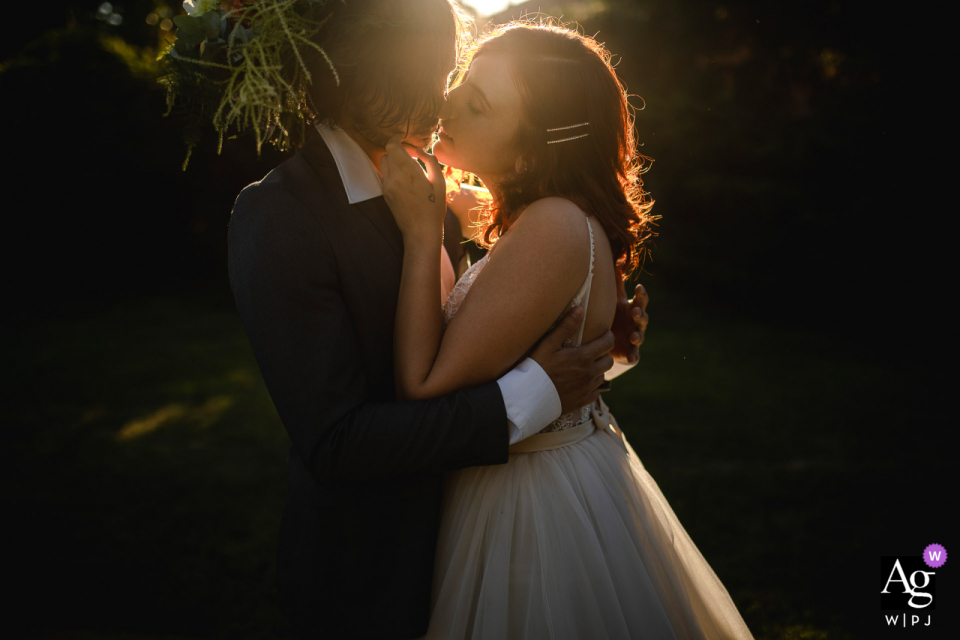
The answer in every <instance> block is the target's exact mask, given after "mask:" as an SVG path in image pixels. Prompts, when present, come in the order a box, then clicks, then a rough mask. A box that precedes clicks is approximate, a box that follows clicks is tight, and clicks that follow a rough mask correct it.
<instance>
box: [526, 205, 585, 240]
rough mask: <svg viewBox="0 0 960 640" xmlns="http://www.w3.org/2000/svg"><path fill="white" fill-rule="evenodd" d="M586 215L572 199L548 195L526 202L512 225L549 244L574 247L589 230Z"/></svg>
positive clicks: (583, 238)
mask: <svg viewBox="0 0 960 640" xmlns="http://www.w3.org/2000/svg"><path fill="white" fill-rule="evenodd" d="M586 217H587V214H586V213H584V211H583V210H582V209H581V208H580V207H578V206H577V205H576V204H574V203H573V202H572V201H570V200H568V199H566V198H561V197H559V196H549V197H546V198H541V199H539V200H535V201H534V202H532V203H530V204H529V205H528V206H527V207H526V208H525V209H524V210H523V212H522V213H521V215H520V217H519V218H518V219H517V222H516V223H515V224H514V227H515V228H516V229H517V230H519V229H521V228H522V229H524V231H523V232H522V233H523V234H524V235H528V234H533V235H536V236H539V237H540V238H541V239H543V240H547V241H549V242H550V243H551V244H554V245H559V246H561V247H568V248H570V249H574V250H576V248H578V247H579V246H582V245H583V244H584V242H586V238H587V235H588V233H589V231H588V230H587V224H586V222H585V219H586ZM518 235H519V234H518ZM587 246H589V245H587Z"/></svg>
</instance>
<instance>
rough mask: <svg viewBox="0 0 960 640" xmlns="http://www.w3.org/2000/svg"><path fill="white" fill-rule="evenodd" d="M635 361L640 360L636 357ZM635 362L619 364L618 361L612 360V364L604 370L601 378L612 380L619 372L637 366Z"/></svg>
mask: <svg viewBox="0 0 960 640" xmlns="http://www.w3.org/2000/svg"><path fill="white" fill-rule="evenodd" d="M637 362H640V360H639V359H638V360H637ZM637 362H634V363H633V364H621V363H619V362H614V363H613V366H612V367H610V368H609V369H608V370H607V371H606V373H604V374H603V379H604V380H613V379H614V378H616V377H617V376H619V375H620V374H621V373H623V372H625V371H630V369H633V368H634V367H635V366H637Z"/></svg>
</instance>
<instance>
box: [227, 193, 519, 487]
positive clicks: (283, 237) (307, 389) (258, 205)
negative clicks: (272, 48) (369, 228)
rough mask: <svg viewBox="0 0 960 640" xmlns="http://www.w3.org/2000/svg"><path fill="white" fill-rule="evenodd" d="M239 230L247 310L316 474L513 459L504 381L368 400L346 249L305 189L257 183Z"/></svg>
mask: <svg viewBox="0 0 960 640" xmlns="http://www.w3.org/2000/svg"><path fill="white" fill-rule="evenodd" d="M228 237H229V268H230V285H231V288H232V289H233V292H234V298H235V300H236V304H237V310H238V311H239V313H240V317H241V319H242V321H243V324H244V326H245V328H246V330H247V334H248V336H249V338H250V343H251V346H252V347H253V352H254V355H255V356H256V359H257V363H258V364H259V366H260V370H261V373H262V374H263V378H264V381H265V382H266V385H267V389H268V390H269V392H270V396H271V398H272V399H273V402H274V405H275V406H276V408H277V412H278V414H279V415H280V419H281V421H282V422H283V424H284V427H285V428H286V430H287V432H288V434H289V436H290V439H291V441H292V445H293V453H294V454H295V455H297V456H299V458H300V459H301V461H302V462H303V464H304V465H305V466H306V467H307V468H308V470H309V471H310V473H311V475H313V477H314V478H316V479H324V478H326V479H331V478H344V479H346V478H356V477H359V478H363V479H371V478H374V477H378V476H389V475H393V474H402V473H416V472H422V471H442V470H451V469H457V468H460V467H465V466H473V465H483V464H502V463H505V462H506V461H507V455H508V452H507V447H508V429H507V416H506V409H505V406H504V401H503V397H502V395H501V392H500V388H499V387H498V385H497V383H496V382H491V383H489V384H485V385H481V386H477V387H472V388H469V389H463V390H460V391H458V392H455V393H452V394H449V395H447V396H444V397H440V398H432V399H429V400H420V401H411V402H367V401H364V396H365V393H364V390H365V389H366V381H365V379H364V372H363V368H362V364H361V358H360V346H359V343H358V340H357V337H356V334H355V331H354V328H353V324H352V322H351V318H350V315H349V312H348V309H347V307H346V304H345V302H344V299H343V297H342V295H341V281H340V274H339V272H338V269H337V264H336V257H335V254H334V252H333V250H332V248H331V246H330V241H329V239H328V238H327V237H326V236H325V234H324V231H323V229H322V228H321V226H320V223H319V221H317V220H316V219H315V218H313V217H312V216H311V215H309V212H308V210H307V208H306V207H305V206H304V205H303V204H302V203H301V202H300V201H299V200H298V199H297V198H296V197H294V196H293V195H292V194H291V193H289V192H288V191H287V190H285V189H283V188H281V187H277V186H266V185H259V184H255V185H251V186H249V187H247V188H246V189H244V191H243V192H242V193H241V194H240V196H239V197H238V198H237V201H236V204H235V206H234V210H233V214H232V216H231V221H230V227H229V234H228ZM384 357H390V354H385V355H384Z"/></svg>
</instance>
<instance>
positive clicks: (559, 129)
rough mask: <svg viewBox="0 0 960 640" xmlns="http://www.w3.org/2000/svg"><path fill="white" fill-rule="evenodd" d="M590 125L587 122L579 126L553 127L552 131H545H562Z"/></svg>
mask: <svg viewBox="0 0 960 640" xmlns="http://www.w3.org/2000/svg"><path fill="white" fill-rule="evenodd" d="M588 124H590V123H589V122H581V123H580V124H572V125H570V126H569V127H554V128H553V129H547V131H563V130H564V129H576V128H577V127H584V126H586V125H588Z"/></svg>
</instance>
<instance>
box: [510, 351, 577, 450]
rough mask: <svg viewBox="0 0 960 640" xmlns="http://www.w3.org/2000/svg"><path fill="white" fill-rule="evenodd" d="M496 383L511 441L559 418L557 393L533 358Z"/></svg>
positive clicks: (528, 434)
mask: <svg viewBox="0 0 960 640" xmlns="http://www.w3.org/2000/svg"><path fill="white" fill-rule="evenodd" d="M497 384H498V385H500V393H501V394H503V404H504V405H505V406H506V408H507V423H508V426H509V428H510V444H513V443H515V442H519V441H520V440H523V439H524V438H527V437H529V436H532V435H533V434H535V433H537V432H538V431H540V430H541V429H543V428H544V427H546V426H547V425H548V424H550V423H551V422H553V421H554V420H556V419H557V418H559V417H560V411H561V408H562V407H561V405H560V394H558V393H557V388H556V387H555V386H553V381H552V380H550V376H548V375H547V372H546V371H544V370H543V367H541V366H540V365H539V364H537V363H536V361H535V360H533V359H532V358H527V359H526V360H524V361H523V362H521V363H520V364H518V365H517V366H516V367H514V368H513V369H512V370H511V371H510V372H509V373H507V374H506V375H504V376H503V377H502V378H500V379H499V380H497Z"/></svg>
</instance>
